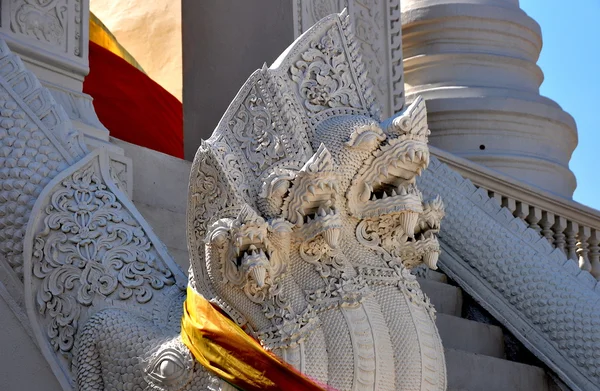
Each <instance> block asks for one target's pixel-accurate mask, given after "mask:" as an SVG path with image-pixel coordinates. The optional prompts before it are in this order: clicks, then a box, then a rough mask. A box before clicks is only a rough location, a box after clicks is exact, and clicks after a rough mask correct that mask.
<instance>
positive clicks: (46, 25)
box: [11, 0, 68, 46]
mask: <svg viewBox="0 0 600 391" xmlns="http://www.w3.org/2000/svg"><path fill="white" fill-rule="evenodd" d="M19 3H22V4H19ZM12 6H13V7H14V11H13V12H14V13H13V14H12V23H11V26H12V30H13V31H15V32H19V33H21V34H24V35H27V36H30V37H32V38H35V39H37V40H38V41H42V42H47V43H50V44H52V45H57V46H62V45H64V44H65V41H66V34H65V33H66V20H67V18H68V6H67V2H66V1H64V0H25V1H24V2H21V1H15V0H13V1H12Z"/></svg>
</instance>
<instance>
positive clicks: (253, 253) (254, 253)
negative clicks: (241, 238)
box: [246, 244, 258, 255]
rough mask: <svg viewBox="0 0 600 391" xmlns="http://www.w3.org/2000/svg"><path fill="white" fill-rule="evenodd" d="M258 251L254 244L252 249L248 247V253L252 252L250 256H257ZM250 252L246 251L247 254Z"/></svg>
mask: <svg viewBox="0 0 600 391" xmlns="http://www.w3.org/2000/svg"><path fill="white" fill-rule="evenodd" d="M257 250H258V249H257V248H256V246H255V245H253V244H251V245H250V247H248V251H249V252H250V255H256V251H257ZM248 251H246V252H248Z"/></svg>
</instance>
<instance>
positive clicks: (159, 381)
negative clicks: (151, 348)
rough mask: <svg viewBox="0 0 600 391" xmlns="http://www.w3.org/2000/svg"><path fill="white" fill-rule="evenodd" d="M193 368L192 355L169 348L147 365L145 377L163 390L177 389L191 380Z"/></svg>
mask: <svg viewBox="0 0 600 391" xmlns="http://www.w3.org/2000/svg"><path fill="white" fill-rule="evenodd" d="M192 368H193V360H192V358H191V355H189V354H184V353H182V352H180V351H179V350H177V349H175V348H167V349H165V350H163V351H161V352H160V353H159V355H158V356H157V357H156V358H155V359H154V360H153V361H152V362H151V363H150V364H149V365H148V366H147V368H146V376H145V377H146V380H147V381H148V382H149V383H151V384H153V385H155V386H158V388H159V389H161V390H176V389H179V388H180V387H182V386H183V385H185V384H186V383H187V382H188V381H189V380H190V377H191V375H192V374H193V371H192Z"/></svg>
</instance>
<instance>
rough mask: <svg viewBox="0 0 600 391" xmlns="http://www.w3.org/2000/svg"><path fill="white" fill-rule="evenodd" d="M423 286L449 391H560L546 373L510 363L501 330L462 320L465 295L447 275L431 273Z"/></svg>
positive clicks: (497, 327)
mask: <svg viewBox="0 0 600 391" xmlns="http://www.w3.org/2000/svg"><path fill="white" fill-rule="evenodd" d="M419 283H420V284H421V288H422V289H423V291H424V292H425V294H427V296H429V298H430V300H431V302H432V304H433V305H434V306H435V308H436V310H437V320H436V324H437V326H438V330H439V332H440V336H441V337H442V342H443V344H444V348H445V349H446V365H447V369H448V390H449V391H459V390H460V391H463V390H465V391H466V390H468V391H507V390H511V391H512V390H514V391H533V390H535V391H538V390H539V391H555V390H560V388H557V386H556V384H555V383H554V381H553V379H552V378H550V377H549V376H548V375H547V374H546V371H545V370H544V369H542V368H540V367H537V366H532V365H528V364H524V363H520V362H515V361H509V360H507V359H506V353H505V342H504V341H505V338H504V337H505V336H504V331H503V330H502V328H501V327H499V326H495V325H492V324H487V323H481V322H477V321H474V320H469V319H465V318H463V317H462V316H463V314H464V313H465V309H464V308H463V307H464V305H463V302H464V301H466V300H463V296H464V295H465V294H464V293H463V291H462V289H460V288H459V287H457V286H454V285H451V284H449V283H448V280H447V277H446V275H444V274H442V273H437V272H432V271H429V272H428V273H427V279H419ZM465 299H466V298H465Z"/></svg>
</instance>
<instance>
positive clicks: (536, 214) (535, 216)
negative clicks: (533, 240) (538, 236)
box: [525, 206, 542, 233]
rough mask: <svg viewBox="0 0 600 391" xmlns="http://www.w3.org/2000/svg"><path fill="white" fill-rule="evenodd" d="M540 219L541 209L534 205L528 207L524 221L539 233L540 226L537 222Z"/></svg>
mask: <svg viewBox="0 0 600 391" xmlns="http://www.w3.org/2000/svg"><path fill="white" fill-rule="evenodd" d="M541 219H542V210H541V209H540V208H538V207H535V206H530V207H529V214H528V215H527V216H526V217H525V221H527V223H529V228H531V229H532V230H534V231H536V232H538V233H541V232H542V227H540V226H539V224H538V223H539V222H540V220H541Z"/></svg>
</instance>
